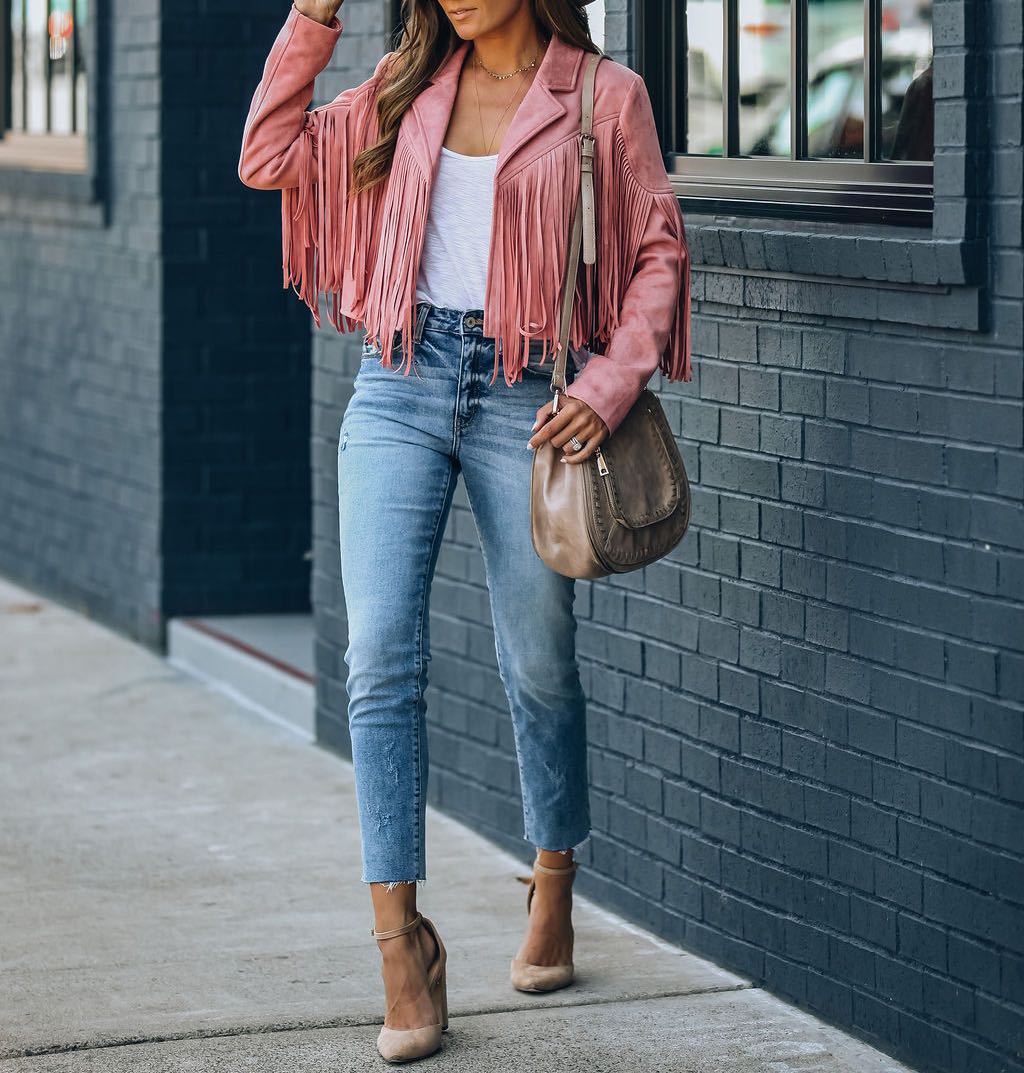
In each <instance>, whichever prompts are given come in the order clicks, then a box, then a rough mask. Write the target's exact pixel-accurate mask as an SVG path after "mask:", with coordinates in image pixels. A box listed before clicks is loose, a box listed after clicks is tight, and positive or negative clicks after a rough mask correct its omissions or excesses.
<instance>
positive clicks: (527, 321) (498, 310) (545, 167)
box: [483, 138, 580, 384]
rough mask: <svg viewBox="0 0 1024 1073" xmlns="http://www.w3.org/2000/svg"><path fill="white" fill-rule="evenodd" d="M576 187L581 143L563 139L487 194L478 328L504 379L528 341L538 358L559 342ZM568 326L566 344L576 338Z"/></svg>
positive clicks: (515, 373) (521, 359)
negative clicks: (488, 228) (484, 282)
mask: <svg viewBox="0 0 1024 1073" xmlns="http://www.w3.org/2000/svg"><path fill="white" fill-rule="evenodd" d="M579 185H580V144H579V140H578V139H577V138H569V139H567V140H566V141H564V142H563V143H562V144H561V145H559V146H557V147H555V148H554V149H552V150H551V151H550V152H547V153H544V154H543V155H542V156H541V157H540V158H539V159H538V160H535V161H533V162H532V163H531V164H529V165H527V166H526V167H525V168H523V169H522V170H521V171H519V172H518V173H517V174H516V175H514V176H513V177H512V178H511V179H509V180H507V181H505V182H502V183H501V184H500V185H499V186H498V188H497V189H496V190H495V192H494V210H493V211H494V227H493V232H492V235H493V242H492V244H491V250H490V256H489V260H488V268H487V271H488V277H489V282H488V293H487V302H486V305H485V309H484V323H483V334H484V335H485V336H491V337H493V338H494V339H495V340H497V343H496V345H495V349H494V373H493V375H492V377H491V382H492V383H493V382H494V380H495V379H496V378H497V374H498V362H499V358H500V360H501V363H502V367H503V369H504V374H505V380H506V382H507V383H508V384H513V383H514V382H515V381H516V380H517V379H518V377H519V373H520V370H521V369H522V367H523V366H524V365H525V364H526V362H527V359H528V356H529V352H530V342H531V340H532V339H541V340H542V341H543V344H544V345H543V346H542V348H541V361H545V360H546V359H547V355H548V345H547V344H548V343H550V344H551V354H552V355H553V356H554V354H555V352H556V350H557V345H558V318H559V310H560V308H561V292H562V276H563V273H564V272H565V255H566V248H567V246H568V243H569V227H570V225H571V223H572V212H573V209H574V207H575V203H576V197H577V192H578V190H579ZM579 335H580V331H579V328H578V327H577V328H576V329H575V333H573V329H572V328H570V346H572V345H573V339H574V338H577V339H578V337H579Z"/></svg>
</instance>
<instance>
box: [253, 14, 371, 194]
mask: <svg viewBox="0 0 1024 1073" xmlns="http://www.w3.org/2000/svg"><path fill="white" fill-rule="evenodd" d="M343 26H344V23H342V21H341V20H340V19H339V18H338V16H335V17H334V18H333V19H332V20H331V22H330V23H328V24H324V23H321V22H317V21H316V20H315V19H311V18H309V16H307V15H303V14H302V13H301V12H300V11H299V9H298V8H297V7H295V5H294V4H293V5H292V7H291V10H290V11H289V12H288V17H287V18H286V19H285V22H284V25H283V26H282V27H281V30H280V32H279V33H278V35H277V38H276V39H275V41H274V44H273V46H272V47H271V49H270V55H269V56H267V61H266V63H265V65H264V68H263V77H262V78H261V79H260V83H259V85H258V86H257V87H256V92H255V93H254V94H253V97H252V103H251V104H250V106H249V113H248V116H247V117H246V120H245V128H244V130H243V133H242V149H241V153H240V155H239V159H238V177H239V178H240V179H241V180H242V182H243V183H244V184H245V185H246V186H251V187H253V188H254V189H256V190H284V189H288V188H290V187H296V186H299V185H300V182H301V180H302V177H303V174H304V170H303V169H304V168H306V169H308V168H309V167H310V166H311V165H313V164H315V163H316V149H317V139H316V138H305V137H303V134H304V133H306V132H308V131H310V130H315V129H316V128H317V127H318V126H319V125H320V123H319V121H320V120H321V118H322V116H323V114H324V112H325V111H327V110H332V111H335V112H336V111H337V110H338V109H339V108H343V109H347V108H349V107H351V106H352V105H354V104H355V103H356V102H357V101H361V100H366V99H367V98H368V97H369V94H368V92H367V91H368V90H369V89H370V88H371V87H372V86H373V85H374V83H375V81H376V79H377V76H378V74H379V73H380V70H381V68H382V67H383V66H384V62H385V61H386V60H387V59H388V57H389V56H390V55H391V53H388V54H387V55H385V56H384V57H383V58H382V59H381V61H380V62H379V63H378V64H377V69H376V70H375V71H374V73H373V75H372V76H371V77H370V78H368V79H367V80H366V81H365V82H363V83H362V84H361V85H358V86H354V87H352V88H351V89H347V90H345V91H344V92H343V93H341V94H339V95H338V96H337V97H335V99H334V100H333V101H331V102H330V103H329V104H325V105H321V106H320V107H319V108H314V109H313V110H312V111H307V109H308V107H309V103H310V101H311V100H312V99H313V88H314V83H315V82H316V77H317V75H318V74H320V72H321V71H323V70H324V68H325V67H326V66H327V64H328V63H330V60H331V56H332V55H333V54H334V47H335V45H336V44H337V42H338V38H339V37H340V36H341V31H342V28H343ZM307 158H308V159H307Z"/></svg>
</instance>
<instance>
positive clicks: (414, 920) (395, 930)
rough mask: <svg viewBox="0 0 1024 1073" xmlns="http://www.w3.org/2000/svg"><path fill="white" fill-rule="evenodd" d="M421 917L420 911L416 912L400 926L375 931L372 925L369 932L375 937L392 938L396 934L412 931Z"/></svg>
mask: <svg viewBox="0 0 1024 1073" xmlns="http://www.w3.org/2000/svg"><path fill="white" fill-rule="evenodd" d="M422 919H423V914H422V913H417V914H416V915H415V916H414V917H413V918H412V920H410V921H409V923H408V924H403V925H402V926H401V927H400V928H392V929H391V930H390V931H377V930H375V929H374V928H373V927H371V928H370V934H371V935H372V936H373V937H374V938H375V939H393V938H394V937H395V936H396V935H405V934H407V933H408V932H410V931H412V929H413V928H415V927H416V926H417V925H418V924H419V923H420V921H421V920H422Z"/></svg>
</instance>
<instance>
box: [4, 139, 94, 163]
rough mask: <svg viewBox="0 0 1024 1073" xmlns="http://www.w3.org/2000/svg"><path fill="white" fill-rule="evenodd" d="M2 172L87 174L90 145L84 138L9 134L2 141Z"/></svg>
mask: <svg viewBox="0 0 1024 1073" xmlns="http://www.w3.org/2000/svg"><path fill="white" fill-rule="evenodd" d="M0 168H19V169H24V170H25V171H33V172H60V173H62V174H63V173H70V174H84V173H85V172H87V171H88V170H89V151H88V143H87V142H86V139H85V135H84V134H22V133H21V132H20V131H8V132H7V133H6V134H5V135H4V136H3V137H2V138H0Z"/></svg>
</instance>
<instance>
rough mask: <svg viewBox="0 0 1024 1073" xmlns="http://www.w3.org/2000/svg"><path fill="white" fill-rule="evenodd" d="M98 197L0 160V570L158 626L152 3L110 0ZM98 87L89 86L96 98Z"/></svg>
mask: <svg viewBox="0 0 1024 1073" xmlns="http://www.w3.org/2000/svg"><path fill="white" fill-rule="evenodd" d="M105 7H106V11H107V12H108V13H109V22H108V23H107V26H108V28H109V35H110V36H109V48H108V50H107V55H106V57H105V60H104V62H105V65H106V66H107V68H108V70H109V79H110V81H109V86H110V91H109V93H108V100H109V104H108V105H106V106H104V107H103V108H102V109H100V111H99V114H98V116H97V117H96V118H97V119H98V122H97V124H96V127H95V128H94V129H96V128H99V129H102V131H103V132H104V133H109V131H110V130H111V128H112V127H115V128H116V130H117V132H118V136H117V137H116V138H107V139H106V140H105V142H104V144H103V147H102V150H101V155H102V158H103V164H104V171H105V183H104V184H103V186H104V188H103V190H102V192H101V201H100V202H94V201H90V200H88V199H85V200H82V199H81V198H80V197H79V196H78V191H77V189H76V188H73V187H71V186H69V187H68V188H67V190H66V191H65V190H63V189H61V187H60V184H54V183H49V182H47V181H45V177H44V178H43V179H40V178H39V177H38V176H34V175H31V174H30V175H27V176H22V177H21V178H22V179H23V180H24V181H23V182H21V183H18V182H17V181H16V180H17V179H18V176H17V175H15V174H12V173H11V172H10V170H4V171H2V172H0V570H2V571H3V572H4V573H5V574H7V575H9V576H10V577H13V578H15V579H17V580H19V581H22V582H24V583H25V584H27V585H29V586H31V587H33V588H37V589H40V590H43V591H46V592H48V593H49V594H51V595H54V596H56V597H59V598H61V599H63V600H65V601H66V602H68V603H69V604H72V605H73V606H75V607H77V608H79V609H80V610H83V611H85V612H87V613H89V614H92V615H95V616H96V617H97V618H99V619H102V620H104V621H106V622H108V623H110V624H112V625H115V626H117V627H119V628H121V629H124V630H125V631H127V632H128V633H130V634H133V635H135V636H138V637H141V638H144V639H146V640H155V639H156V638H157V637H158V635H159V632H160V620H159V605H160V556H159V541H160V535H159V525H160V516H161V511H160V487H161V480H160V405H159V403H160V340H161V336H162V328H163V324H162V311H163V307H162V301H161V281H162V276H161V268H160V259H159V253H160V228H161V221H160V201H159V184H160V143H159V132H160V116H159V100H160V84H159V70H160V60H159V41H160V37H159V17H158V5H157V4H156V3H155V2H154V0H150V2H148V3H138V2H132V3H128V2H127V0H110V2H109V3H108V4H106V5H105ZM101 95H102V91H100V90H97V92H96V93H95V95H94V103H95V101H96V100H98V99H99V98H100V97H101Z"/></svg>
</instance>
